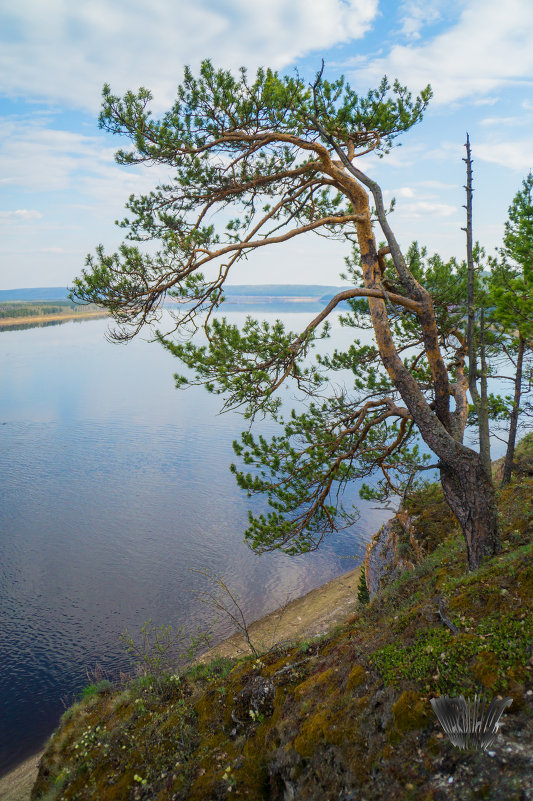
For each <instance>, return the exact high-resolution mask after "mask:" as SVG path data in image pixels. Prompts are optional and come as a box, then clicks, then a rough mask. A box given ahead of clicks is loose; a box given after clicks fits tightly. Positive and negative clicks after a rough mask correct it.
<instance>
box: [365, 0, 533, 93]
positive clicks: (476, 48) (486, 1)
mask: <svg viewBox="0 0 533 801" xmlns="http://www.w3.org/2000/svg"><path fill="white" fill-rule="evenodd" d="M464 5H465V6H466V7H464V10H463V12H462V13H461V16H460V18H459V20H458V21H457V22H456V23H455V24H454V25H452V26H451V27H449V28H448V29H447V30H446V31H445V32H443V33H440V34H438V35H437V36H435V37H434V38H433V39H431V40H429V41H426V42H424V43H423V44H419V45H405V46H404V45H396V46H394V47H393V48H392V49H391V50H390V52H389V53H388V55H386V56H384V57H381V58H376V59H374V60H373V61H371V62H370V63H369V64H367V66H366V67H364V68H362V69H360V70H359V71H358V72H357V77H358V78H359V79H360V80H361V81H363V80H364V81H365V83H367V82H368V81H370V82H375V81H376V79H379V77H380V76H382V75H383V74H385V73H386V74H389V75H393V76H395V77H398V78H399V79H400V80H401V81H402V82H404V83H407V84H408V85H409V86H410V87H412V88H413V89H420V88H421V87H423V86H425V85H426V84H427V83H431V85H432V87H433V90H434V93H435V103H451V102H453V101H455V100H459V99H463V98H467V97H471V96H472V95H475V94H482V95H484V94H488V93H490V92H492V91H493V90H494V89H496V88H498V87H508V86H516V85H523V86H524V88H531V87H533V78H532V76H533V47H532V46H531V41H532V38H533V3H532V2H531V0H506V2H505V3H503V2H501V0H468V2H466V3H465V4H464Z"/></svg>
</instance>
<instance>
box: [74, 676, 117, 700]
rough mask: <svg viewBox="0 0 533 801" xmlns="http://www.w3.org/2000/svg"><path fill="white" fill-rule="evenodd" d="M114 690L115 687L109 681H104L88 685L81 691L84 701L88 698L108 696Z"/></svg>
mask: <svg viewBox="0 0 533 801" xmlns="http://www.w3.org/2000/svg"><path fill="white" fill-rule="evenodd" d="M112 689H113V685H112V684H111V682H110V681H109V680H108V679H102V680H101V681H98V682H93V683H92V684H87V685H86V686H85V687H84V688H83V690H82V691H81V698H82V700H87V698H94V697H95V696H97V695H107V694H108V693H110V692H111V690H112Z"/></svg>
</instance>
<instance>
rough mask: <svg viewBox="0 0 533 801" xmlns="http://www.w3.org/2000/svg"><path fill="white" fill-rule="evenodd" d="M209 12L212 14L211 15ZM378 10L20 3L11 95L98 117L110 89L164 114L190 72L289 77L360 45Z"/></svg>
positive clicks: (295, 2)
mask: <svg viewBox="0 0 533 801" xmlns="http://www.w3.org/2000/svg"><path fill="white" fill-rule="evenodd" d="M209 5H210V6H211V7H209ZM377 5H378V0H292V2H290V3H289V2H287V0H254V2H249V0H226V2H224V3H220V4H216V5H215V4H213V3H209V2H208V0H197V1H196V2H195V3H189V2H185V0H181V2H180V1H179V0H178V2H176V1H175V0H152V2H150V3H146V2H144V0H93V1H92V2H91V3H89V2H82V3H72V2H70V1H69V0H47V2H46V3H43V2H42V0H19V2H17V4H11V8H9V9H8V8H6V4H4V6H3V11H0V31H3V36H2V34H1V33H0V37H2V38H3V40H4V41H3V42H1V40H0V74H1V75H2V84H3V89H2V91H3V93H4V94H7V95H11V96H24V97H29V98H40V99H46V100H49V101H53V102H62V103H66V104H68V105H70V106H71V107H77V108H79V107H81V108H88V109H90V110H91V111H94V110H95V109H96V108H97V107H98V106H99V104H100V92H101V87H102V85H103V83H104V82H109V83H110V84H111V86H112V88H113V89H114V90H116V91H117V92H122V91H124V90H125V89H136V88H137V87H138V86H140V85H144V86H148V87H149V88H150V89H152V90H153V92H154V95H155V97H156V99H157V102H158V103H159V104H162V105H166V104H168V103H169V102H171V101H172V100H173V98H174V96H175V89H176V86H177V84H178V83H179V82H180V81H181V79H182V73H183V65H184V64H191V66H193V67H195V66H198V64H199V62H200V61H201V60H202V59H204V58H212V60H213V62H214V64H215V65H220V66H224V67H226V68H233V69H235V68H237V67H239V66H241V65H244V66H248V67H250V68H255V67H256V66H259V64H264V65H266V66H271V67H274V68H279V69H281V68H283V67H284V66H286V65H288V64H290V63H291V62H293V61H294V60H295V59H298V58H300V57H302V56H303V55H304V54H306V53H308V52H310V51H313V50H318V51H323V50H325V49H327V48H329V47H332V46H333V45H335V44H337V43H342V42H348V41H350V40H353V39H356V38H359V37H361V36H363V35H364V33H365V32H366V31H367V30H368V29H369V27H370V25H371V23H372V21H373V19H374V17H375V16H376V14H377Z"/></svg>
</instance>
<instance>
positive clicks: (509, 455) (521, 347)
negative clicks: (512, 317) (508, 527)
mask: <svg viewBox="0 0 533 801" xmlns="http://www.w3.org/2000/svg"><path fill="white" fill-rule="evenodd" d="M524 352H525V341H524V338H523V337H522V336H520V338H519V341H518V356H517V359H516V373H515V379H514V398H513V410H512V412H511V423H510V425H509V439H508V440H507V451H506V453H505V462H504V465H503V476H502V483H501V486H502V487H505V485H506V484H508V483H509V481H510V480H511V473H512V471H513V459H514V450H515V445H516V431H517V428H518V414H519V411H520V397H521V394H522V369H523V364H524Z"/></svg>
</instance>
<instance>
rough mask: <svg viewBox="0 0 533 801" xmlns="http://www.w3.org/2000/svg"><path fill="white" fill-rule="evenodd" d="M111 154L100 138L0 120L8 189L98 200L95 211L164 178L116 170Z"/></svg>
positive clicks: (157, 172)
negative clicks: (56, 193)
mask: <svg viewBox="0 0 533 801" xmlns="http://www.w3.org/2000/svg"><path fill="white" fill-rule="evenodd" d="M114 152H115V151H114V149H113V148H110V147H109V146H108V145H107V144H106V142H105V140H104V137H102V136H87V135H84V134H79V133H76V132H73V131H66V130H61V129H58V128H52V127H49V126H48V125H47V124H46V120H43V119H40V118H36V119H35V120H32V119H31V118H29V119H28V118H26V119H22V120H19V119H16V118H10V119H5V120H0V175H2V176H3V178H2V181H3V184H4V186H5V187H9V188H10V189H11V190H12V191H15V190H20V189H22V190H23V191H27V192H32V193H35V192H47V193H53V192H61V191H63V190H67V191H69V192H70V193H76V195H77V197H79V196H80V195H82V196H83V195H85V196H89V197H90V199H91V201H93V202H94V201H95V200H96V201H98V204H99V206H98V207H99V208H100V209H101V208H109V205H110V204H111V203H116V202H120V203H121V204H123V203H124V202H125V201H126V200H127V199H128V197H129V196H130V194H132V193H133V194H135V193H138V192H143V191H146V190H148V189H151V188H153V187H154V186H155V184H156V183H157V182H158V181H161V180H163V179H166V177H167V172H168V171H167V170H163V169H161V168H158V167H133V168H132V167H129V168H127V169H126V168H124V167H119V166H118V165H117V164H116V163H115V161H114ZM75 202H76V201H75V200H74V199H73V197H72V196H71V201H70V203H71V205H73V204H74V203H75Z"/></svg>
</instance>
